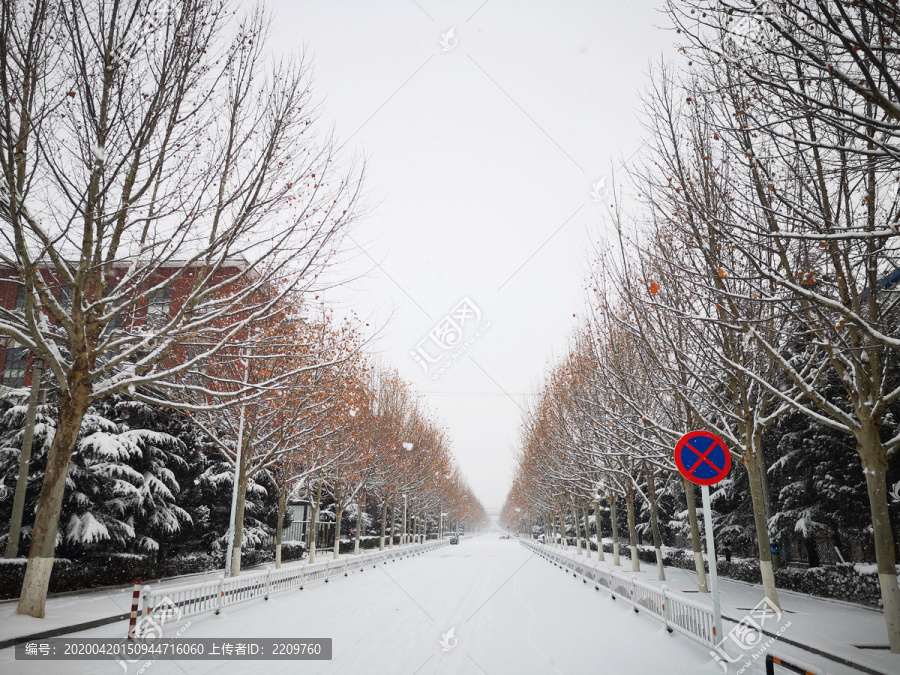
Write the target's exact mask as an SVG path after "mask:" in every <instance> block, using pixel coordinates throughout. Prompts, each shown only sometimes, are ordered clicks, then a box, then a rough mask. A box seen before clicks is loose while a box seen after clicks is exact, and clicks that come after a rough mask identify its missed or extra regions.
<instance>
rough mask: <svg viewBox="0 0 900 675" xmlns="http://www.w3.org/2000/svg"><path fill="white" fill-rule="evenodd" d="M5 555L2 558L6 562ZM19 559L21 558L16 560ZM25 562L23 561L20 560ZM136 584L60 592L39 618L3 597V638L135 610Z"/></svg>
mask: <svg viewBox="0 0 900 675" xmlns="http://www.w3.org/2000/svg"><path fill="white" fill-rule="evenodd" d="M370 553H371V551H361V552H360V555H368V554H370ZM332 557H333V556H332V551H331V550H328V551H321V550H320V551H318V552H317V554H316V562H322V561H325V560H331V559H332ZM341 557H342V558H348V557H349V558H352V557H353V554H352V553H346V554H342V555H341ZM308 560H309V559H308V558H303V560H293V561H291V562H286V563H283V564H282V567H283V568H284V567H292V566H294V565H305V564H306V563H307V562H308ZM2 561H3V559H0V562H2ZM13 562H19V561H13ZM20 564H21V563H20ZM267 566H272V567H274V564H272V563H264V564H260V565H255V566H253V567H249V568H244V570H245V571H247V572H259V571H261V570H264V569H265V568H266V567H267ZM221 576H222V570H221V569H218V570H210V571H208V572H198V573H197V574H185V575H182V576H180V577H172V578H169V579H165V580H150V581H148V582H147V584H145V585H149V586H152V587H153V588H167V587H171V586H182V585H185V584H196V583H200V582H203V581H211V580H213V579H218V578H219V577H221ZM133 588H134V587H133V586H128V587H126V588H110V589H106V590H100V591H94V592H85V593H79V594H74V595H60V596H57V597H52V598H49V599H48V600H47V605H46V607H45V615H44V618H43V619H35V618H34V617H31V616H22V615H19V614H17V613H16V607H17V605H18V600H3V601H0V640H8V639H10V638H15V637H21V636H24V635H32V634H35V633H40V632H43V631H47V630H51V629H53V628H59V627H62V626H71V625H76V624H80V623H87V622H88V621H93V620H96V619H104V618H107V617H111V616H117V615H119V614H123V613H125V612H130V611H131V596H132V590H133Z"/></svg>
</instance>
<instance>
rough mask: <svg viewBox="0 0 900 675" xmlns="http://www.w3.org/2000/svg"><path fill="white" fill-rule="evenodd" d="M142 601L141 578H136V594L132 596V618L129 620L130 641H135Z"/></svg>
mask: <svg viewBox="0 0 900 675" xmlns="http://www.w3.org/2000/svg"><path fill="white" fill-rule="evenodd" d="M140 601H141V578H140V577H135V578H134V593H133V594H132V596H131V618H130V619H129V620H128V639H129V640H134V630H135V627H136V625H137V615H138V605H139V604H140Z"/></svg>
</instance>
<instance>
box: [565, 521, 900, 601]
mask: <svg viewBox="0 0 900 675" xmlns="http://www.w3.org/2000/svg"><path fill="white" fill-rule="evenodd" d="M569 545H570V546H575V538H574V537H569ZM591 550H592V551H596V550H597V542H595V541H592V542H591ZM603 550H604V551H605V552H606V553H612V544H611V543H609V542H604V544H603ZM620 553H621V554H622V555H623V556H625V557H628V546H627V545H621V546H620ZM638 558H639V559H640V561H641V562H643V563H646V564H648V565H655V564H656V550H655V549H654V548H653V547H652V546H640V547H638ZM663 564H664V565H666V567H679V568H681V569H686V570H693V569H694V554H693V552H692V551H689V550H687V549H678V550H666V551H664V552H663ZM708 569H709V566H708V565H707V570H708ZM716 570H717V571H718V573H719V576H722V577H726V578H728V579H735V580H736V581H744V582H747V583H750V584H761V583H762V577H761V576H760V572H759V561H758V560H755V559H753V558H732V559H731V562H725V561H724V560H721V559H720V560H719V561H718V564H717V566H716ZM898 570H900V567H898ZM775 584H776V586H777V587H778V588H780V589H783V590H786V591H794V592H797V593H806V594H808V595H816V596H819V597H822V598H834V599H836V600H846V601H847V602H856V603H859V604H861V605H869V606H871V607H881V589H880V588H879V585H878V574H877V573H876V572H875V568H874V566H873V565H854V564H852V563H847V564H843V565H837V566H834V567H812V568H808V569H807V568H803V567H782V568H781V569H779V570H776V571H775Z"/></svg>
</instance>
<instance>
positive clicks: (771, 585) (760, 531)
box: [707, 448, 781, 607]
mask: <svg viewBox="0 0 900 675" xmlns="http://www.w3.org/2000/svg"><path fill="white" fill-rule="evenodd" d="M742 462H743V464H744V468H746V469H747V476H748V477H749V479H750V501H751V503H752V504H753V521H754V523H755V525H756V541H757V544H758V550H759V571H760V573H761V575H762V581H763V589H764V590H765V593H766V597H767V598H768V599H769V602H771V603H773V604H774V605H775V606H776V607H781V603H780V602H779V601H778V591H777V590H776V589H775V571H774V569H773V568H772V549H771V547H770V545H769V528H768V526H767V525H766V510H765V506H764V505H763V492H762V480H761V477H760V468H759V455H758V454H756V453H755V452H754V451H753V449H752V448H745V449H744V454H743V459H742ZM707 555H715V551H707Z"/></svg>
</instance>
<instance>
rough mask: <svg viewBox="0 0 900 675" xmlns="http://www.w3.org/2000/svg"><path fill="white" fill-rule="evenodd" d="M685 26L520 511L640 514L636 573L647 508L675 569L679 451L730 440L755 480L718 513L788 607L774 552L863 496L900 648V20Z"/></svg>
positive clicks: (734, 11) (530, 464)
mask: <svg viewBox="0 0 900 675" xmlns="http://www.w3.org/2000/svg"><path fill="white" fill-rule="evenodd" d="M668 13H669V17H670V18H671V20H672V22H673V24H674V26H675V28H676V30H677V32H678V34H679V36H680V38H681V44H680V46H679V51H680V52H681V53H682V54H683V59H684V62H683V63H682V64H680V65H678V66H672V65H666V64H664V65H662V66H660V67H658V68H656V69H655V72H654V73H653V74H652V76H651V84H650V86H649V87H648V90H647V94H646V99H645V116H644V119H645V122H646V128H647V137H646V143H645V149H644V150H643V151H642V153H641V157H642V161H639V163H638V164H639V167H638V168H636V169H633V170H630V171H628V172H627V173H628V176H627V178H626V179H625V180H623V181H620V182H619V184H618V185H617V186H616V188H614V190H613V192H612V193H611V194H610V195H609V196H608V198H607V203H606V206H608V209H609V211H608V212H609V214H610V219H609V220H610V223H611V225H612V228H611V229H612V230H613V231H614V234H613V235H612V236H609V237H607V239H606V242H605V243H604V244H602V245H601V246H600V247H599V248H598V254H597V257H596V261H595V265H594V269H593V270H592V276H591V288H590V290H591V293H590V309H589V311H588V312H587V314H586V316H585V317H584V319H583V322H582V327H581V328H580V329H579V330H578V331H577V332H576V334H575V335H574V336H573V337H572V339H571V344H570V349H569V353H568V354H567V355H566V356H565V357H564V358H562V359H561V360H560V362H559V363H557V364H555V365H554V367H553V368H552V370H551V372H550V373H549V374H548V376H547V379H546V382H545V383H544V386H543V389H542V396H541V398H540V399H539V402H538V403H536V404H535V406H534V408H533V410H531V411H530V413H529V415H528V416H527V418H526V423H525V428H524V432H523V436H522V444H521V449H520V454H519V467H518V472H517V474H516V478H515V482H514V486H513V491H512V492H511V493H510V497H509V501H508V502H507V506H506V510H505V517H506V518H508V519H512V515H513V509H519V511H520V512H523V511H527V512H529V513H531V514H534V515H541V516H543V518H544V526H545V529H546V528H550V527H552V526H553V525H552V523H554V522H555V523H556V525H555V527H556V528H557V530H559V529H560V528H561V527H563V528H564V527H565V525H564V523H565V514H564V511H568V512H570V513H572V514H573V519H574V520H575V522H576V523H577V522H578V521H579V520H580V519H581V518H580V517H579V515H578V514H579V510H580V509H583V508H585V507H587V508H589V507H590V505H592V504H593V505H594V508H595V513H597V514H599V513H600V511H601V510H600V507H599V502H600V501H602V500H606V501H607V502H608V504H609V508H610V509H611V510H612V511H613V515H612V521H613V523H614V524H615V523H616V516H615V513H614V511H615V505H616V501H617V499H622V500H623V501H624V503H625V505H626V509H627V522H628V529H629V543H630V545H631V546H632V549H633V552H632V560H633V564H636V560H637V551H636V550H634V549H635V547H636V519H637V514H636V507H635V501H636V499H637V500H638V501H639V502H643V503H645V504H646V505H647V509H646V512H647V515H648V516H649V521H650V529H651V530H652V537H653V541H654V544H655V546H656V549H657V560H658V563H659V567H660V574H662V573H663V570H662V556H661V554H660V553H659V550H660V544H661V538H660V537H661V535H660V526H659V513H658V507H659V500H660V494H659V493H660V490H661V489H664V490H665V491H666V492H667V493H668V494H671V493H672V489H673V488H672V484H673V482H675V481H673V480H672V478H671V477H672V476H673V472H674V470H675V466H674V463H673V457H672V452H673V448H674V446H675V443H676V442H677V440H678V439H679V438H680V436H681V435H682V434H684V433H685V432H687V431H690V430H694V429H705V430H708V431H711V432H714V433H716V434H717V435H719V436H720V437H721V438H723V439H724V440H725V441H726V443H727V445H728V447H729V449H730V451H731V454H732V457H733V459H734V460H735V463H736V465H737V467H738V469H736V471H738V472H739V473H738V475H737V476H733V477H732V479H731V480H730V481H729V482H728V483H727V484H725V485H724V486H723V488H722V490H721V491H720V492H721V493H722V494H721V495H720V500H719V502H718V504H719V506H720V508H721V509H722V511H723V513H721V514H719V515H720V516H724V515H727V514H726V513H724V512H725V511H727V510H728V509H729V508H733V507H729V506H728V504H727V502H728V500H729V499H732V500H734V501H737V502H742V503H744V504H746V505H747V507H748V509H749V516H750V517H749V518H748V522H747V524H748V525H749V527H750V530H749V531H750V532H751V533H752V535H753V539H754V540H755V544H756V552H757V556H758V561H759V568H760V576H761V578H762V581H763V586H764V588H765V593H766V595H767V597H768V598H769V599H770V600H771V601H772V602H775V603H777V602H778V594H777V590H776V584H775V574H774V568H773V556H772V548H771V547H770V537H771V535H772V534H773V533H776V534H777V531H778V530H779V529H780V530H782V531H784V530H785V529H788V530H791V529H792V530H794V531H796V532H798V533H801V534H803V535H804V536H807V535H809V534H810V533H812V532H813V531H814V530H815V529H816V528H820V527H821V528H825V527H827V523H826V520H827V519H826V518H825V517H822V516H821V514H822V513H823V511H824V510H825V509H823V508H822V505H823V503H825V500H827V499H829V498H830V497H832V496H835V495H836V496H837V497H838V498H840V497H841V496H843V499H844V500H845V501H844V504H845V505H846V504H854V503H855V504H857V505H858V504H859V500H858V499H856V497H859V496H864V501H863V502H862V505H863V506H864V508H865V509H867V513H865V512H863V513H860V509H859V508H856V509H854V511H855V512H850V513H848V514H847V518H848V521H850V520H853V519H855V520H856V521H857V522H858V523H859V524H858V525H857V532H858V535H859V536H860V537H865V538H866V539H867V540H868V542H869V545H870V547H871V549H872V550H873V551H874V558H875V562H876V564H877V572H878V579H879V584H880V591H881V604H882V607H883V609H884V616H885V621H886V625H887V632H888V636H889V639H890V645H891V650H892V651H893V652H895V653H897V652H900V586H898V582H897V568H896V556H897V527H896V523H895V522H894V523H892V513H891V484H890V483H889V475H893V477H894V478H893V480H897V479H898V477H897V475H896V466H895V465H894V464H892V462H893V460H894V459H895V457H896V454H897V449H898V447H900V427H898V425H897V418H896V415H897V413H898V409H897V403H898V398H900V378H898V374H900V370H898V367H897V357H898V354H900V351H898V349H900V330H898V328H900V327H898V298H900V295H898V289H900V287H897V282H898V278H900V271H898V270H900V266H898V262H900V261H898V252H900V250H898V243H900V239H898V233H900V199H898V185H900V182H898V181H900V162H898V160H900V145H898V141H900V105H898V101H900V60H898V59H900V55H898V53H897V50H896V45H897V44H898V43H900V28H898V26H900V13H898V8H897V6H896V5H895V4H893V3H888V2H880V1H875V0H873V1H870V2H867V1H862V2H853V3H843V2H840V3H839V2H835V3H824V2H812V1H809V0H788V1H785V2H767V1H762V0H759V1H758V0H750V1H748V2H730V1H727V0H720V1H717V2H711V1H704V0H679V1H677V2H676V1H675V0H672V2H670V3H669V5H668ZM767 450H768V455H767ZM773 457H774V458H775V460H776V461H772V460H773ZM733 471H734V470H733ZM779 472H780V473H779ZM773 477H774V480H775V482H776V483H777V484H776V485H775V487H776V488H777V489H775V490H773V487H772V486H770V479H772V478H773ZM677 482H680V480H679V481H677ZM863 486H864V490H863ZM684 487H685V489H684V494H683V497H679V499H680V500H681V503H683V504H684V505H685V507H686V508H685V511H686V513H685V516H686V517H685V518H684V521H686V523H687V527H688V528H689V531H690V536H691V539H692V543H693V550H694V553H695V561H696V568H697V573H698V577H699V578H700V582H701V585H702V583H703V581H702V580H703V567H702V565H703V563H702V557H701V553H700V550H701V549H700V539H699V528H698V525H697V517H696V508H695V506H694V492H693V489H692V488H691V487H690V486H688V485H685V486H684ZM773 493H774V494H773ZM792 500H793V503H792ZM840 503H841V502H840V499H838V500H837V501H836V502H833V503H832V506H834V505H835V504H838V505H839V504H840ZM773 504H776V505H778V507H779V509H778V510H773ZM782 507H783V508H782ZM581 515H583V516H585V517H586V515H587V513H586V512H583V513H582V514H581ZM896 516H897V514H896V513H894V514H893V518H894V519H896ZM832 517H835V516H834V514H832ZM837 517H840V516H837ZM859 521H861V522H859ZM719 522H720V523H723V522H724V521H723V520H722V519H721V518H720V520H719Z"/></svg>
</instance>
